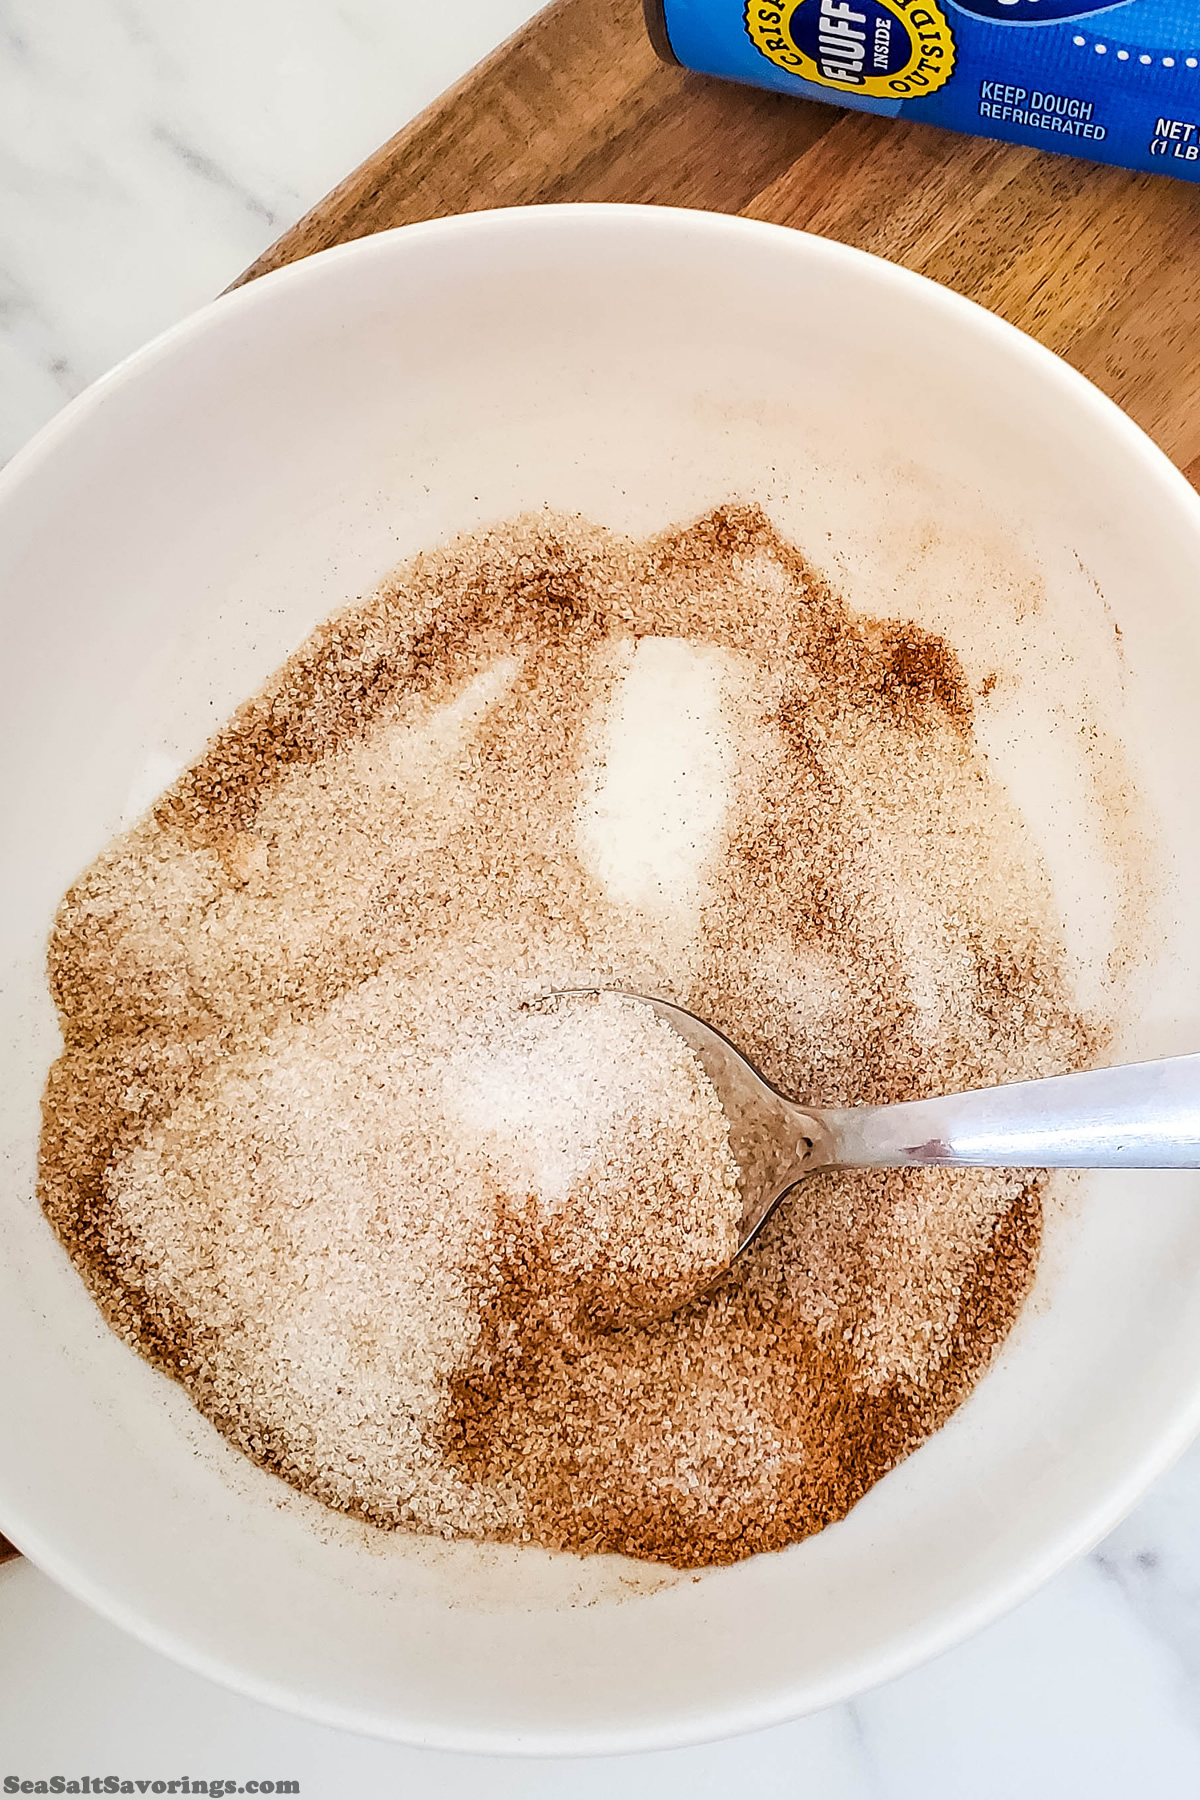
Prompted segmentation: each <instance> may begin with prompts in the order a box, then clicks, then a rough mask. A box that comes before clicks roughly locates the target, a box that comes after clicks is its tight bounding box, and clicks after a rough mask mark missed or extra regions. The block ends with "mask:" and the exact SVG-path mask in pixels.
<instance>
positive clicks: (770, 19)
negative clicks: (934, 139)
mask: <svg viewBox="0 0 1200 1800" xmlns="http://www.w3.org/2000/svg"><path fill="white" fill-rule="evenodd" d="M649 4H650V5H651V6H659V7H661V14H660V19H661V24H662V25H663V26H664V27H665V31H666V36H667V39H668V41H669V44H670V48H671V50H672V52H673V53H674V55H675V56H676V57H677V58H678V60H679V61H680V62H682V63H684V64H685V65H686V66H687V67H688V68H691V69H697V70H699V71H700V72H701V73H702V74H708V75H721V76H724V77H725V78H726V79H728V80H733V81H747V82H751V83H752V84H754V85H755V86H757V87H767V88H772V89H774V90H775V91H777V92H783V93H792V94H797V95H802V96H805V97H807V98H809V99H813V100H826V101H828V100H836V101H838V102H839V103H840V104H841V105H844V106H849V107H854V108H857V109H859V110H861V111H865V112H876V113H885V114H889V115H891V116H893V117H895V116H897V115H899V116H901V117H903V118H913V119H919V120H922V121H923V122H925V123H927V124H930V125H946V126H949V127H951V128H952V129H953V130H957V131H967V132H971V133H973V134H974V135H976V136H979V137H992V138H1002V139H1004V140H1006V141H1008V142H1011V143H1018V144H1032V145H1035V146H1036V147H1037V148H1039V149H1043V150H1059V151H1065V152H1067V153H1069V154H1073V155H1076V156H1086V157H1090V158H1091V159H1092V160H1093V161H1096V162H1110V163H1119V164H1121V165H1122V166H1123V167H1124V168H1129V169H1145V170H1150V171H1155V172H1157V173H1161V174H1169V175H1176V176H1181V177H1182V178H1183V179H1184V180H1187V181H1197V180H1200V0H649Z"/></svg>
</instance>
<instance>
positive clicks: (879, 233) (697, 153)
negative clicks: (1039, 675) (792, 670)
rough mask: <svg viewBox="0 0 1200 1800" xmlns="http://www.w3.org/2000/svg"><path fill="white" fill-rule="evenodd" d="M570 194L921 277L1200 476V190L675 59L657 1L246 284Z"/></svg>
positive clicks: (552, 45)
mask: <svg viewBox="0 0 1200 1800" xmlns="http://www.w3.org/2000/svg"><path fill="white" fill-rule="evenodd" d="M561 200H632V201H643V202H650V203H653V204H656V205H663V206H694V207H702V208H706V209H709V210H711V211H715V212H732V213H742V214H744V215H745V216H746V217H748V218H754V219H768V220H771V221H772V222H774V223H775V224H779V225H792V226H797V227H800V228H801V229H803V230H805V231H815V232H819V233H820V234H821V235H822V236H825V237H832V238H838V239H839V240H840V241H841V242H843V243H846V244H855V245H857V246H858V247H859V248H860V249H863V250H872V251H874V252H875V253H876V254H877V255H879V256H886V257H888V258H889V259H890V260H891V261H893V262H898V263H903V264H904V265H905V267H906V268H909V269H917V270H919V271H920V273H921V274H923V275H930V276H932V277H933V278H934V280H936V281H942V282H945V283H946V284H947V286H949V287H952V288H957V289H958V291H959V292H960V293H962V294H967V295H969V296H970V298H971V299H973V300H978V301H979V302H980V303H981V304H982V305H983V306H986V307H989V308H990V309H991V310H992V311H993V312H997V313H999V314H1000V315H1001V316H1002V317H1003V318H1005V319H1009V320H1011V322H1012V323H1013V324H1014V325H1019V326H1021V327H1022V329H1023V330H1025V331H1028V332H1030V333H1031V334H1032V335H1033V336H1034V337H1036V338H1039V339H1040V340H1041V342H1042V343H1043V344H1046V345H1048V346H1049V348H1050V349H1052V350H1056V351H1058V352H1059V354H1060V355H1062V356H1065V357H1066V359H1067V361H1068V362H1071V363H1073V364H1074V365H1075V367H1076V368H1077V369H1079V370H1081V371H1082V372H1083V373H1084V374H1085V375H1088V376H1090V378H1091V379H1092V380H1093V381H1094V382H1096V383H1097V385H1098V386H1099V387H1101V388H1103V389H1104V391H1105V393H1107V394H1110V395H1111V396H1112V398H1113V399H1114V400H1116V401H1118V402H1119V403H1120V405H1122V406H1123V407H1124V408H1125V409H1126V411H1127V412H1129V413H1130V414H1132V416H1133V417H1134V418H1135V419H1136V420H1137V422H1138V424H1139V425H1141V426H1143V427H1144V428H1145V430H1146V431H1148V432H1149V433H1150V435H1151V436H1152V437H1153V438H1155V439H1156V440H1157V442H1158V443H1159V444H1161V446H1162V448H1163V449H1164V450H1165V451H1166V452H1167V454H1168V455H1169V456H1170V457H1172V458H1173V459H1174V461H1175V462H1176V463H1178V465H1179V466H1180V467H1181V468H1182V469H1183V470H1184V472H1185V473H1186V474H1187V475H1188V476H1189V477H1190V478H1191V479H1192V480H1193V481H1195V482H1196V483H1197V485H1200V404H1198V401H1200V329H1198V327H1200V186H1192V185H1190V184H1188V183H1185V182H1181V181H1172V180H1170V179H1169V178H1167V177H1164V176H1156V175H1135V174H1130V173H1128V172H1127V171H1125V170H1123V169H1108V168H1102V167H1100V166H1098V165H1096V164H1091V163H1085V162H1078V161H1076V160H1075V158H1073V157H1065V156H1052V155H1049V154H1046V153H1044V152H1042V151H1038V150H1029V149H1026V148H1024V147H1023V146H1019V145H1012V144H992V143H987V142H985V141H984V140H983V139H980V138H967V137H959V136H958V135H957V134H955V133H951V132H945V131H937V130H934V129H933V128H932V127H930V126H925V125H914V124H912V123H911V122H910V121H906V120H899V119H879V118H874V117H872V116H870V115H867V114H864V113H854V112H845V111H843V110H841V109H840V108H837V107H833V106H819V105H814V104H812V103H811V102H809V101H805V100H789V99H785V98H782V97H780V96H776V95H772V94H766V93H758V92H756V91H755V90H754V89H751V88H739V87H734V86H732V85H730V84H727V83H724V82H717V81H711V80H708V79H705V78H703V77H701V76H697V75H691V74H688V73H686V72H684V71H683V70H681V69H675V68H668V67H665V66H664V65H663V64H661V63H660V62H659V61H658V59H657V57H656V55H655V53H654V51H653V50H652V48H651V46H650V43H649V40H648V38H647V36H646V31H645V27H644V24H643V22H642V15H641V6H640V0H556V3H555V4H554V5H552V6H550V7H549V8H548V9H547V10H546V11H545V12H543V13H541V14H540V15H539V16H538V17H537V18H536V19H534V20H533V22H532V23H531V24H530V25H528V26H526V28H525V29H524V30H523V31H521V32H519V33H518V34H517V36H516V37H514V38H511V39H510V40H509V41H508V43H506V44H504V45H502V46H501V48H500V49H499V50H497V51H496V52H495V54H494V55H492V56H490V57H489V58H488V59H487V61H486V62H483V63H481V64H480V65H479V67H478V68H476V69H474V70H473V71H472V72H471V73H470V74H469V75H468V76H467V77H466V78H465V80H463V81H461V82H460V83H459V84H458V86H457V87H455V88H452V89H451V90H450V92H449V93H447V94H445V95H444V96H443V97H442V98H441V99H440V100H438V101H436V102H435V103H434V104H433V105H432V106H431V107H430V108H429V109H428V110H427V111H426V112H424V113H422V114H421V116H420V118H418V119H416V120H414V122H413V123H412V124H411V125H408V126H406V127H405V128H404V130H403V131H401V132H399V133H398V134H397V136H396V137H394V138H392V140H391V141H390V143H387V144H385V145H384V146H383V148H382V149H381V150H378V151H376V153H375V155H374V156H372V157H370V158H368V160H367V161H366V162H365V163H363V164H362V166H361V167H360V168H358V169H356V170H355V171H354V173H353V174H352V175H350V176H349V177H348V178H347V179H346V180H345V181H343V182H342V184H341V186H340V187H337V188H335V189H334V191H333V193H331V194H329V195H328V196H327V197H326V198H325V199H324V200H322V201H320V202H319V204H318V205H316V206H315V207H314V208H313V210H312V211H311V212H310V213H308V214H307V215H306V216H305V217H304V218H303V219H301V221H300V223H299V224H298V225H296V226H295V227H294V228H293V229H292V230H291V231H289V232H287V233H286V234H285V235H284V236H283V237H282V238H280V239H279V241H278V243H276V244H274V245H273V246H272V247H271V249H269V250H268V251H267V252H266V254H265V255H264V256H261V257H260V258H259V260H258V261H257V262H256V263H255V264H254V265H253V266H252V267H251V268H250V269H248V270H247V271H246V273H245V275H243V276H242V277H241V278H240V280H241V281H249V280H251V279H253V277H254V276H256V275H262V274H265V273H266V271H267V270H269V269H277V268H279V267H280V266H281V265H282V264H284V263H289V262H294V261H296V260H297V258H299V257H302V256H307V255H309V254H310V253H311V252H312V251H314V250H324V249H327V248H328V246H329V245H331V244H340V243H343V242H345V241H346V240H347V239H349V238H357V237H365V236H367V235H368V234H369V233H371V232H373V231H382V230H384V229H385V228H386V227H388V226H391V225H406V224H409V223H411V222H412V221H414V220H417V219H433V218H438V217H440V216H441V215H444V214H446V213H456V212H473V211H478V210H479V209H481V208H486V207H492V206H524V205H529V204H531V203H532V202H535V201H561ZM235 285H239V284H236V283H235Z"/></svg>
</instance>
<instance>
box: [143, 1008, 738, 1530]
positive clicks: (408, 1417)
mask: <svg viewBox="0 0 1200 1800" xmlns="http://www.w3.org/2000/svg"><path fill="white" fill-rule="evenodd" d="M109 1187H110V1194H111V1199H112V1206H113V1214H112V1226H111V1230H112V1233H113V1236H114V1239H116V1240H120V1241H122V1242H125V1241H126V1240H127V1239H128V1238H130V1237H132V1238H133V1239H134V1240H135V1241H136V1244H137V1246H138V1253H139V1255H140V1257H141V1258H142V1259H143V1260H144V1263H145V1265H146V1268H147V1277H146V1285H147V1290H148V1291H149V1292H150V1293H152V1294H155V1295H159V1296H162V1297H165V1298H167V1299H169V1300H173V1301H175V1302H176V1303H185V1304H187V1305H188V1306H189V1308H195V1307H196V1305H197V1302H198V1301H200V1302H202V1307H201V1310H202V1313H203V1317H204V1319H205V1322H206V1325H207V1327H208V1329H209V1330H210V1331H213V1332H217V1333H219V1334H220V1336H221V1338H222V1343H223V1351H222V1357H223V1371H222V1374H221V1375H220V1376H219V1377H218V1385H217V1391H216V1393H215V1394H214V1400H215V1401H216V1403H217V1404H218V1405H219V1406H221V1407H222V1408H223V1409H227V1410H230V1411H236V1410H238V1409H239V1408H240V1407H242V1406H244V1405H245V1403H246V1401H247V1399H248V1397H249V1395H250V1394H251V1393H252V1394H253V1395H254V1397H255V1401H256V1403H257V1404H259V1405H261V1404H262V1401H263V1398H264V1396H265V1395H267V1394H269V1395H270V1411H271V1413H272V1415H273V1416H274V1417H275V1418H277V1419H279V1420H281V1421H283V1420H286V1421H287V1437H288V1444H289V1449H290V1452H291V1454H292V1455H293V1457H294V1458H297V1459H298V1467H299V1468H300V1469H301V1470H302V1472H303V1473H304V1475H305V1477H306V1479H308V1480H311V1481H312V1482H313V1483H314V1484H315V1486H316V1488H317V1491H319V1492H321V1493H323V1494H324V1496H325V1497H326V1498H328V1499H331V1500H333V1501H334V1503H335V1504H340V1505H346V1504H348V1503H363V1502H365V1503H366V1504H367V1505H368V1506H369V1508H370V1509H371V1511H372V1513H373V1515H375V1516H379V1515H380V1514H382V1515H383V1516H387V1515H388V1513H389V1512H394V1513H395V1516H396V1517H397V1518H402V1519H404V1520H405V1521H406V1522H408V1523H414V1524H419V1525H422V1526H424V1527H425V1528H427V1529H430V1530H439V1529H441V1528H442V1525H443V1522H444V1520H445V1519H446V1518H447V1517H450V1518H453V1519H454V1520H456V1521H458V1523H459V1526H460V1528H461V1523H462V1521H463V1519H464V1518H466V1519H470V1520H472V1521H473V1523H474V1525H475V1527H477V1528H485V1527H487V1526H489V1524H490V1525H491V1526H492V1527H495V1526H496V1525H497V1524H498V1523H500V1522H502V1521H501V1519H500V1517H499V1515H498V1514H497V1511H496V1508H497V1504H498V1503H497V1501H496V1499H495V1498H494V1497H493V1498H492V1499H491V1500H490V1501H485V1500H484V1499H483V1498H482V1497H481V1496H479V1495H472V1494H471V1493H470V1492H469V1491H468V1490H466V1489H465V1488H464V1487H463V1484H462V1483H461V1481H460V1480H459V1478H458V1477H457V1476H455V1475H454V1474H453V1473H452V1472H451V1471H449V1470H447V1469H446V1468H444V1467H442V1466H441V1465H440V1463H439V1460H438V1452H437V1446H436V1443H435V1442H434V1439H433V1436H432V1433H433V1431H434V1430H435V1428H436V1425H437V1423H438V1420H439V1418H440V1417H441V1414H442V1412H443V1411H444V1406H445V1398H446V1393H445V1384H446V1380H447V1378H448V1377H449V1376H450V1375H451V1374H452V1373H453V1371H454V1370H455V1369H456V1368H458V1367H460V1366H461V1365H462V1363H463V1362H464V1360H465V1358H466V1356H467V1354H468V1352H469V1351H470V1348H471V1345H472V1343H473V1341H474V1339H475V1337H476V1336H477V1334H478V1330H479V1311H478V1306H479V1303H478V1295H477V1291H476V1290H477V1287H478V1282H479V1278H480V1262H479V1259H480V1252H481V1248H482V1247H483V1246H485V1245H486V1244H487V1242H488V1240H489V1239H490V1237H491V1235H492V1229H493V1224H494V1221H495V1219H496V1216H497V1207H498V1206H499V1207H500V1208H501V1209H507V1210H508V1211H510V1212H511V1213H512V1214H514V1215H518V1216H523V1217H526V1219H528V1217H529V1214H530V1212H531V1211H532V1214H533V1215H534V1217H536V1218H538V1219H541V1220H542V1221H544V1222H546V1223H550V1224H552V1225H553V1232H552V1236H551V1238H550V1239H548V1249H549V1255H550V1262H551V1264H552V1266H556V1267H560V1268H561V1269H563V1270H564V1271H568V1272H574V1273H577V1274H579V1275H582V1276H586V1288H585V1289H584V1290H580V1291H578V1292H577V1291H575V1290H574V1289H573V1290H572V1293H571V1294H570V1296H569V1297H568V1303H569V1309H570V1311H571V1314H572V1316H573V1315H574V1313H575V1312H576V1311H577V1310H578V1309H579V1307H580V1306H586V1307H588V1309H589V1310H590V1312H591V1313H592V1314H593V1315H594V1316H596V1317H600V1316H601V1315H603V1317H605V1318H609V1319H618V1318H619V1317H620V1315H621V1312H622V1308H623V1306H626V1305H628V1306H629V1307H630V1308H632V1309H633V1311H634V1312H635V1313H636V1314H637V1315H639V1316H640V1315H641V1314H642V1313H645V1312H648V1311H650V1310H652V1309H653V1308H654V1307H655V1305H656V1303H657V1301H658V1299H659V1297H660V1294H661V1295H665V1301H664V1304H666V1306H667V1307H668V1308H669V1307H670V1306H672V1305H676V1304H678V1302H679V1298H680V1296H681V1295H682V1296H686V1295H687V1294H688V1293H690V1292H692V1291H694V1289H695V1288H696V1287H697V1286H699V1285H701V1284H702V1283H703V1282H705V1281H707V1280H711V1279H712V1277H713V1276H714V1275H715V1274H716V1273H718V1272H719V1270H720V1269H721V1268H723V1267H724V1266H725V1265H726V1264H727V1263H728V1261H729V1260H730V1258H731V1257H732V1255H733V1253H734V1251H735V1249H736V1245H737V1227H738V1221H739V1218H740V1214H741V1199H740V1194H739V1191H738V1176H737V1168H736V1164H735V1163H734V1162H733V1159H732V1156H731V1153H730V1150H729V1141H728V1122H727V1120H726V1119H725V1116H724V1114H723V1113H722V1111H721V1108H720V1104H719V1102H718V1101H717V1098H716V1094H715V1092H714V1090H713V1089H712V1086H711V1083H710V1082H709V1081H708V1078H707V1077H706V1076H705V1075H704V1073H703V1071H702V1070H701V1068H700V1066H699V1064H698V1063H697V1062H696V1060H695V1058H694V1056H693V1054H692V1052H691V1051H690V1050H689V1049H688V1047H687V1045H686V1044H685V1043H684V1042H683V1040H682V1039H681V1038H679V1037H678V1036H677V1035H676V1034H675V1032H673V1031H672V1030H671V1029H670V1028H669V1027H668V1026H667V1025H665V1024H663V1023H662V1022H661V1021H660V1020H659V1019H658V1018H656V1016H655V1015H654V1014H653V1013H652V1012H651V1011H650V1009H649V1008H647V1007H645V1006H641V1005H638V1004H636V1003H633V1002H629V1001H623V1000H620V999H617V998H616V997H615V996H607V995H606V996H593V997H586V998H585V997H581V998H579V999H566V998H564V999H560V1000H558V1001H556V1002H553V1003H552V1005H551V1008H550V1009H549V1010H528V1011H527V1010H524V1009H523V1008H522V1007H521V1006H520V1005H517V1004H513V1003H509V1004H506V1005H505V1004H501V1005H497V1004H496V1002H495V1000H494V999H492V998H490V997H489V998H488V999H487V1000H486V1001H482V1000H481V999H480V996H479V993H478V990H471V989H470V988H467V987H463V988H461V989H460V990H459V991H458V992H457V993H453V992H451V993H450V994H447V992H446V990H445V988H444V987H442V988H440V991H439V992H438V993H436V994H434V993H429V992H427V993H424V994H422V993H421V992H420V991H419V990H406V988H405V987H404V986H403V985H402V984H397V983H393V982H391V981H389V980H387V979H377V980H374V981H368V982H366V983H364V984H363V986H362V987H360V988H358V989H357V990H356V991H355V992H353V993H352V994H350V995H348V996H347V997H346V998H344V999H343V1000H341V1001H339V1002H338V1003H336V1004H335V1005H334V1006H333V1007H331V1008H330V1009H329V1011H328V1012H327V1013H325V1014H324V1015H322V1016H321V1017H319V1018H318V1019H317V1020H316V1021H314V1022H313V1023H312V1024H311V1025H308V1026H302V1027H298V1028H291V1029H289V1030H286V1031H284V1032H282V1033H280V1034H279V1035H278V1036H277V1037H276V1038H275V1039H274V1040H273V1041H272V1042H271V1043H270V1045H269V1046H268V1047H267V1048H266V1050H265V1051H264V1052H263V1053H262V1054H259V1055H254V1056H248V1057H245V1058H243V1059H241V1060H239V1061H236V1062H233V1063H227V1064H225V1065H224V1066H223V1067H221V1068H220V1069H218V1070H215V1071H213V1073H212V1074H211V1076H210V1077H208V1078H207V1079H206V1080H205V1081H204V1082H202V1083H201V1084H199V1086H198V1088H196V1089H194V1090H192V1091H191V1092H190V1093H189V1094H188V1095H187V1096H186V1097H185V1098H184V1099H183V1100H182V1101H181V1102H180V1104H179V1105H178V1106H177V1107H176V1108H175V1110H174V1111H173V1112H172V1113H171V1114H170V1116H169V1117H168V1118H167V1119H166V1120H165V1121H164V1122H163V1123H162V1124H161V1125H160V1126H158V1127H157V1128H156V1129H155V1130H154V1131H153V1132H152V1133H150V1134H149V1136H148V1137H147V1138H146V1139H145V1141H144V1142H143V1143H142V1144H140V1145H139V1146H138V1147H137V1148H136V1149H134V1150H133V1151H132V1152H131V1153H130V1154H129V1155H128V1156H127V1157H125V1158H124V1159H120V1160H118V1162H117V1163H116V1164H115V1166H114V1168H113V1169H112V1171H111V1172H110V1177H109ZM181 1197H182V1198H183V1199H184V1200H185V1202H186V1204H185V1205H184V1206H183V1207H182V1208H181V1206H180V1201H181ZM500 1511H501V1513H502V1512H503V1507H502V1506H501V1508H500Z"/></svg>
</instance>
